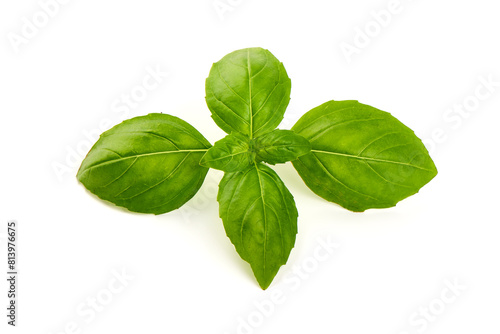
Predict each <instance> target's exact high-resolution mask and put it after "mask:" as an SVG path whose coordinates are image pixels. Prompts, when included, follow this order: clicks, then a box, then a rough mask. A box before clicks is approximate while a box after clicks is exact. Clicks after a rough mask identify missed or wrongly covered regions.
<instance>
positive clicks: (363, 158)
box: [311, 150, 434, 173]
mask: <svg viewBox="0 0 500 334" xmlns="http://www.w3.org/2000/svg"><path fill="white" fill-rule="evenodd" d="M311 152H312V153H323V154H331V155H338V156H343V157H347V158H351V159H360V160H369V161H376V162H384V163H390V164H395V165H404V166H410V167H413V168H417V169H421V170H425V171H427V172H431V173H432V172H434V171H433V170H431V169H427V168H423V167H420V166H416V165H412V164H410V163H407V162H401V161H393V160H384V159H376V158H369V157H363V156H357V155H352V154H345V153H337V152H330V151H322V150H311Z"/></svg>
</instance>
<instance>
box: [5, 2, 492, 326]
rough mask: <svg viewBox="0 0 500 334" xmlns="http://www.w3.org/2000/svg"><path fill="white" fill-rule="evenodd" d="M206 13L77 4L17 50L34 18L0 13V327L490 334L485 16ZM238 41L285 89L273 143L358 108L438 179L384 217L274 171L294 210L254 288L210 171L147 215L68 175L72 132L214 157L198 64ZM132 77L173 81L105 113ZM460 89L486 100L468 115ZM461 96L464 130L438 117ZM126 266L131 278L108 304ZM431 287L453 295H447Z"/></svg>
mask: <svg viewBox="0 0 500 334" xmlns="http://www.w3.org/2000/svg"><path fill="white" fill-rule="evenodd" d="M47 1H48V0H42V2H43V3H45V2H47ZM61 2H62V0H61ZM221 3H222V4H226V6H229V9H228V7H226V11H225V12H223V13H220V12H217V10H216V9H215V7H214V2H213V1H212V0H204V1H201V0H193V1H181V0H177V1H154V0H141V1H138V0H136V1H124V0H120V1H119V0H108V1H97V0H86V1H77V0H73V1H69V2H68V3H66V4H60V5H59V9H58V11H57V12H56V13H55V14H54V15H53V17H50V18H49V20H48V22H46V25H45V26H43V27H40V28H38V31H37V32H36V31H35V32H33V31H32V35H28V37H29V38H26V39H25V40H23V43H22V44H20V45H17V46H16V45H15V43H12V41H13V40H14V37H13V36H17V38H20V37H19V36H22V33H23V27H24V26H25V25H26V24H27V23H26V21H25V20H24V19H23V18H26V19H27V20H29V21H31V22H33V20H34V19H33V16H35V18H36V19H38V20H39V21H37V24H39V25H43V24H44V23H45V22H43V14H40V11H41V10H42V9H41V7H40V4H39V3H38V2H37V1H35V0H22V1H21V0H18V1H2V3H1V4H0V29H1V37H2V39H1V43H0V57H1V61H0V92H1V93H0V112H1V120H0V136H1V137H0V139H1V140H0V145H1V165H0V180H1V184H0V185H1V186H0V199H1V202H0V210H1V211H0V222H1V230H0V232H1V233H2V235H0V237H1V240H0V243H1V245H0V247H2V251H1V252H0V254H1V262H2V265H1V268H2V272H5V271H6V269H5V270H4V268H5V262H6V252H5V248H6V243H5V230H6V224H7V221H8V220H9V219H15V220H17V222H18V224H19V238H20V239H19V252H18V256H19V261H20V262H19V272H20V278H19V286H18V289H19V299H18V304H19V309H18V327H16V328H15V329H12V328H10V326H7V325H6V320H7V319H6V317H5V313H6V310H5V307H6V305H7V298H6V293H7V285H6V281H5V279H2V280H1V284H0V289H1V290H0V296H1V297H0V305H1V309H2V310H4V311H2V312H1V313H2V314H1V316H0V319H2V320H1V322H2V323H1V325H0V328H1V332H2V333H30V334H33V333H41V334H48V333H54V334H55V333H221V334H222V333H231V334H233V333H304V332H307V333H309V332H312V333H347V334H350V333H355V334H357V333H371V334H378V333H384V334H393V333H394V334H401V333H410V334H413V333H422V332H426V333H478V332H479V333H498V332H499V331H500V324H499V322H498V314H499V312H500V303H499V298H500V287H499V284H500V283H499V282H500V271H499V255H500V242H498V238H499V237H498V236H499V232H500V227H499V223H500V220H499V218H498V211H497V209H498V206H499V203H498V200H499V199H500V198H499V195H498V189H499V186H500V183H499V178H498V158H497V157H498V142H499V135H498V131H499V130H498V127H499V122H500V116H499V113H498V111H499V107H500V87H499V86H498V82H499V81H500V71H499V68H498V66H499V60H500V46H499V38H498V32H499V31H500V20H499V19H498V9H499V8H498V7H497V6H496V5H497V4H496V3H495V2H494V1H491V0H476V1H451V0H443V1H430V0H419V1H410V0H401V2H400V7H399V11H398V12H397V13H396V14H393V15H392V16H391V20H390V22H389V23H388V24H385V25H386V26H384V27H382V28H380V25H378V26H377V25H376V24H375V25H374V24H373V22H372V21H374V17H373V16H372V14H371V12H372V11H375V12H380V11H381V10H386V9H387V8H388V7H389V6H390V5H389V3H390V1H389V0H377V1H373V0H372V1H368V0H364V1H352V0H337V1H265V0H238V1H237V0H232V1H229V0H222V1H221ZM219 14H220V15H219ZM37 15H38V16H37ZM40 15H42V16H40ZM366 27H368V28H370V29H372V30H371V31H370V33H371V35H372V37H370V38H369V39H370V41H369V42H366V41H364V42H365V44H367V45H362V44H360V40H357V43H358V44H357V45H358V46H359V48H358V50H357V52H358V53H356V54H353V55H352V57H350V62H349V61H348V57H346V56H345V55H344V53H343V52H342V49H341V46H342V45H343V46H344V47H345V45H346V44H342V43H348V44H351V45H353V46H356V44H354V42H355V39H356V38H358V39H359V38H361V37H359V36H357V35H358V34H359V33H358V32H357V31H358V30H357V29H365V28H366ZM377 27H379V28H380V29H379V30H380V31H377ZM26 29H27V28H26V27H25V28H24V30H26ZM28 30H29V29H28ZM24 32H25V33H26V31H24ZM23 38H24V37H23ZM17 40H18V41H19V39H17ZM361 42H363V41H361ZM252 46H261V47H264V48H267V49H269V50H270V51H271V52H273V54H274V55H275V56H276V57H277V58H278V59H280V60H281V61H282V62H283V63H284V65H285V67H286V69H287V71H288V74H289V76H290V78H291V79H292V99H291V102H290V105H289V108H288V113H287V117H286V119H285V121H284V123H283V124H282V125H281V126H280V127H281V128H289V127H291V125H293V123H294V122H295V121H296V120H297V119H298V118H299V117H300V116H301V115H302V114H304V113H305V112H307V111H308V110H310V109H311V108H313V107H315V106H317V105H319V104H321V103H323V102H326V101H328V100H331V99H335V100H346V99H357V100H359V101H360V102H363V103H366V104H370V105H373V106H375V107H377V108H380V109H382V110H386V111H389V112H391V113H392V114H393V115H394V116H396V117H397V118H399V119H400V120H401V121H402V122H403V123H405V124H406V125H408V126H409V127H411V128H412V129H413V130H415V132H416V134H417V135H418V136H419V137H420V138H422V139H425V140H426V144H427V145H428V147H429V149H430V150H431V152H432V157H433V159H434V161H435V163H436V165H437V167H438V170H439V175H438V176H437V177H436V178H435V179H434V180H433V181H432V182H430V183H429V184H428V185H427V186H425V187H424V188H423V189H422V190H421V191H420V193H419V194H417V195H415V196H413V197H411V198H408V199H406V200H404V201H403V202H401V203H399V204H398V205H397V207H395V208H391V209H386V210H369V211H368V212H365V213H361V214H355V213H351V212H349V211H346V210H344V209H342V208H341V207H339V206H337V205H335V204H332V203H329V202H326V201H324V200H322V199H321V198H319V197H317V196H316V195H314V194H313V193H312V192H311V191H310V190H309V189H308V188H307V187H306V186H305V185H304V184H303V182H302V180H301V179H300V177H299V176H298V174H297V173H296V172H295V170H294V169H293V167H292V166H291V165H290V164H287V165H282V166H278V167H276V168H275V170H277V172H278V173H279V175H280V176H281V178H282V179H283V180H284V182H285V183H286V184H287V186H288V188H289V189H290V191H291V192H292V194H293V195H294V197H295V200H296V204H297V207H298V210H299V215H300V217H299V222H298V224H299V234H298V237H297V242H296V247H295V248H294V249H293V250H292V253H291V255H290V259H289V261H288V264H287V265H286V266H284V267H282V268H281V270H280V272H279V274H278V275H277V277H276V278H275V280H274V282H273V284H272V285H271V287H270V288H269V289H268V290H266V291H262V290H261V289H260V288H259V287H258V285H257V283H256V281H255V279H254V277H253V275H252V273H251V270H250V268H249V266H248V264H246V263H245V262H243V261H242V260H241V259H240V258H239V257H238V255H237V254H236V252H235V250H234V247H233V246H232V244H231V243H230V241H229V240H228V239H227V237H226V236H225V233H224V230H223V226H222V222H221V220H220V219H219V218H218V207H217V202H216V200H215V193H216V190H217V183H218V180H219V179H220V178H221V176H222V175H221V173H220V172H217V171H214V170H211V171H210V172H209V174H208V176H207V179H206V182H205V184H204V186H203V187H202V188H201V190H200V192H199V193H198V194H197V195H196V197H195V198H194V199H193V200H192V201H190V202H189V203H188V204H187V205H186V206H185V207H184V208H183V209H181V210H177V211H175V212H171V213H168V214H164V215H160V216H152V215H141V214H133V213H129V212H127V211H125V210H120V209H117V208H116V207H114V206H112V205H108V204H106V203H103V202H101V201H100V200H98V199H96V198H95V197H94V196H92V195H90V193H88V192H87V191H86V190H85V189H84V187H83V186H81V185H80V184H78V183H77V180H76V178H75V174H76V171H77V168H78V165H79V164H80V162H81V160H82V159H83V156H84V154H85V153H86V151H87V150H88V145H89V144H91V143H89V140H88V139H87V137H88V136H87V135H86V133H87V134H88V133H90V134H91V135H90V136H91V137H92V136H97V135H98V134H99V133H100V132H101V130H100V127H101V123H102V122H104V123H106V122H110V125H114V124H117V123H119V122H121V121H122V120H123V119H125V118H130V117H133V116H138V115H145V114H148V113H152V112H163V113H169V114H172V115H175V116H178V117H181V118H183V119H184V120H186V121H188V122H189V123H191V124H192V125H193V126H195V127H196V128H197V129H199V130H200V132H202V133H203V134H204V135H205V136H206V137H207V138H208V139H209V140H210V141H211V142H212V143H213V142H214V141H216V140H218V139H220V138H222V136H223V135H224V133H223V132H222V130H220V129H218V128H217V126H216V125H215V123H214V122H213V121H212V120H211V118H210V113H209V111H208V109H207V107H206V104H205V101H204V96H205V94H204V81H205V78H206V77H207V75H208V72H209V69H210V66H211V64H212V63H213V62H215V61H218V60H219V59H220V58H222V57H223V56H224V55H225V54H227V53H229V52H231V51H233V50H236V49H240V48H245V47H252ZM148 68H149V69H160V71H163V72H168V73H169V74H168V76H167V77H165V78H163V79H162V80H160V81H161V83H160V84H159V85H158V87H156V88H155V89H153V90H151V91H149V92H148V94H147V96H146V97H145V98H144V100H143V101H140V103H138V105H137V106H136V107H135V108H133V109H131V110H130V112H129V113H128V114H126V113H123V112H122V113H120V112H116V106H117V105H116V104H115V103H117V102H116V101H117V99H118V102H119V100H120V98H121V96H122V94H130V93H131V92H132V91H133V90H137V89H140V88H137V87H140V85H141V84H142V81H143V79H144V78H145V77H146V76H147V75H148V70H147V69H148ZM488 77H490V79H491V80H493V81H495V82H497V84H496V85H497V86H496V87H490V89H491V92H489V91H488V90H487V88H486V87H483V86H482V85H483V84H482V83H481V79H480V78H484V80H487V78H488ZM478 87H479V88H478ZM476 89H479V92H481V93H483V95H485V94H486V93H488V92H489V93H490V94H489V95H488V96H487V97H485V96H483V98H482V99H481V100H478V99H477V98H475V97H474V95H475V93H476ZM464 101H466V102H465V103H469V104H470V106H469V109H471V110H472V111H471V112H467V113H468V114H467V115H466V114H465V113H464V114H463V116H461V115H460V114H458V113H456V112H454V111H447V110H449V109H450V108H454V106H455V105H458V106H461V105H462V106H463V104H464ZM474 102H478V105H476V106H474V105H473V103H474ZM445 117H453V121H452V120H451V119H450V118H448V119H445ZM457 118H458V119H457ZM92 144H93V143H92ZM318 240H322V241H318ZM328 240H330V241H331V240H333V241H335V242H336V243H338V244H339V247H338V248H337V249H335V250H334V252H332V254H329V255H328V256H326V255H325V254H327V253H325V252H324V250H321V249H319V251H322V253H321V255H322V261H318V258H317V257H315V254H317V252H318V247H320V245H321V244H322V243H325V242H328ZM304 266H305V268H303V269H297V268H301V267H304ZM294 267H295V269H294ZM122 270H124V271H125V272H126V273H127V275H128V276H133V278H131V279H130V280H129V281H127V282H126V286H122V288H121V289H118V288H120V284H119V283H117V282H115V281H114V278H113V277H114V275H115V274H114V273H116V272H121V271H122ZM299 271H300V272H304V273H305V272H308V273H307V277H306V275H305V274H298V273H297V272H299ZM1 277H4V274H1ZM447 282H451V283H452V284H453V283H454V282H455V283H457V284H459V285H460V286H461V288H460V289H461V290H460V291H459V292H457V295H458V296H455V295H454V294H453V293H452V292H451V291H448V290H446V289H447V284H450V283H447ZM110 283H111V284H112V285H113V284H114V285H113V286H114V287H115V288H116V289H118V290H121V291H120V292H116V289H114V291H115V293H113V292H110V291H109V287H108V285H109V284H110ZM443 291H444V293H445V295H444V296H445V297H444V298H445V300H446V301H447V302H446V303H445V302H444V301H443V300H442V298H443V297H442V292H443ZM278 294H282V297H281V299H280V303H274V304H273V305H270V303H271V302H270V301H269V300H270V299H271V297H272V296H274V295H278ZM96 297H97V299H98V300H99V299H100V300H101V302H104V301H105V303H106V305H104V306H103V307H102V310H101V309H100V308H99V309H100V310H101V311H99V312H97V311H90V310H91V308H90V306H89V305H88V304H87V303H88V302H89V300H92V298H96ZM256 302H257V303H259V304H263V305H265V307H266V310H264V311H259V308H258V307H257V306H256V304H255V303H256ZM4 306H5V307H4ZM429 308H430V311H429V312H430V315H429V316H428V317H427V318H425V317H424V316H422V315H421V314H423V313H420V312H425V310H426V309H429ZM78 310H80V311H78ZM82 312H83V313H82ZM431 319H432V320H431ZM6 328H8V330H7V331H6V330H5V329H6ZM75 328H76V329H75Z"/></svg>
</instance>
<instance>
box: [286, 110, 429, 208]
mask: <svg viewBox="0 0 500 334" xmlns="http://www.w3.org/2000/svg"><path fill="white" fill-rule="evenodd" d="M292 129H293V130H294V131H295V132H296V133H298V134H299V135H302V136H304V137H305V138H306V139H308V140H309V142H310V143H311V145H312V151H311V153H310V154H307V155H304V156H302V157H300V158H299V159H298V160H296V161H294V162H293V165H294V166H295V168H296V169H297V171H298V172H299V174H300V176H301V177H302V179H303V180H304V182H305V183H306V184H307V186H308V187H309V188H310V189H311V190H312V191H313V192H315V193H316V194H317V195H319V196H321V197H323V198H324V199H326V200H329V201H332V202H335V203H338V204H340V205H341V206H343V207H344V208H346V209H349V210H351V211H359V212H361V211H364V210H366V209H370V208H387V207H392V206H395V205H396V203H397V202H399V201H401V200H402V199H404V198H406V197H408V196H411V195H413V194H415V193H417V192H418V190H419V189H420V188H421V187H423V186H424V185H425V184H426V183H427V182H429V181H430V180H431V179H432V178H434V176H436V174H437V170H436V166H435V165H434V162H433V161H432V159H431V157H430V156H429V153H428V152H427V150H426V148H425V147H424V145H423V144H422V142H421V140H420V139H418V138H417V136H415V134H414V133H413V131H412V130H410V129H409V128H408V127H406V126H405V125H404V124H402V123H401V122H400V121H398V120H397V119H396V118H394V117H393V116H391V114H389V113H387V112H384V111H381V110H378V109H376V108H373V107H370V106H367V105H364V104H361V103H359V102H357V101H330V102H326V103H325V104H322V105H320V106H319V107H316V108H314V109H312V110H311V111H309V112H307V113H306V114H305V115H304V116H302V117H301V118H300V119H299V120H298V122H297V123H296V124H295V125H294V126H293V128H292Z"/></svg>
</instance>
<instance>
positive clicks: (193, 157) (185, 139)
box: [77, 114, 211, 214]
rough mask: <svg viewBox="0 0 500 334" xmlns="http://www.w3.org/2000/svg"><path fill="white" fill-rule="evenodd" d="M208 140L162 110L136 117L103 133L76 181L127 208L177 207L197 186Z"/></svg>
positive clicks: (161, 209)
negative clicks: (157, 112)
mask: <svg viewBox="0 0 500 334" xmlns="http://www.w3.org/2000/svg"><path fill="white" fill-rule="evenodd" d="M210 146H211V145H210V143H209V142H208V141H207V140H206V139H205V138H204V137H203V136H202V135H201V134H200V133H199V132H198V131H197V130H196V129H195V128H194V127H192V126H191V125H189V124H188V123H186V122H185V121H183V120H181V119H179V118H177V117H174V116H170V115H165V114H149V115H147V116H141V117H135V118H132V119H129V120H126V121H124V122H123V123H121V124H118V125H116V126H115V127H113V128H112V129H110V130H108V131H106V132H104V133H103V134H102V135H101V137H100V138H99V140H98V141H97V143H95V145H94V146H93V147H92V149H91V150H90V152H89V153H88V154H87V157H86V158H85V160H84V161H83V162H82V165H81V166H80V170H79V171H78V174H77V178H78V180H79V181H80V182H81V183H83V184H84V185H85V187H86V188H87V189H88V190H90V191H91V192H92V193H94V194H95V195H97V196H98V197H100V198H101V199H103V200H106V201H110V202H112V203H114V204H116V205H118V206H122V207H125V208H127V209H129V210H130V211H135V212H143V213H154V214H161V213H165V212H169V211H172V210H174V209H177V208H179V207H180V206H182V205H183V204H184V203H186V202H187V201H188V200H189V199H191V197H193V196H194V195H195V194H196V192H197V191H198V189H199V188H200V187H201V185H202V183H203V180H204V179H205V176H206V174H207V171H208V168H205V167H202V166H200V164H199V162H200V159H201V157H202V156H203V155H204V154H205V152H206V151H207V150H208V148H210Z"/></svg>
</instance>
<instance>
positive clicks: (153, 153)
mask: <svg viewBox="0 0 500 334" xmlns="http://www.w3.org/2000/svg"><path fill="white" fill-rule="evenodd" d="M206 151H208V148H207V149H194V150H176V151H161V152H152V153H143V154H135V155H129V156H127V157H123V158H120V159H114V160H108V161H105V162H102V163H99V164H97V165H93V166H90V167H88V168H86V169H84V170H83V172H82V174H83V173H85V172H87V171H88V170H90V169H92V168H95V167H100V166H104V165H109V164H112V163H115V162H120V161H123V160H127V159H132V158H137V159H138V158H142V157H147V156H153V155H161V154H170V153H192V152H206Z"/></svg>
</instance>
